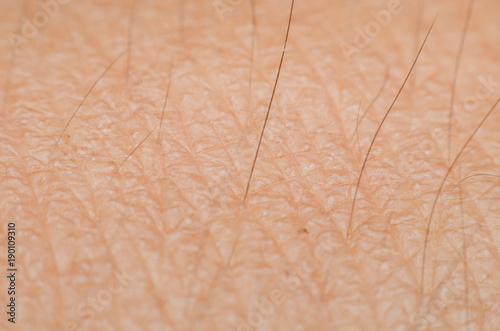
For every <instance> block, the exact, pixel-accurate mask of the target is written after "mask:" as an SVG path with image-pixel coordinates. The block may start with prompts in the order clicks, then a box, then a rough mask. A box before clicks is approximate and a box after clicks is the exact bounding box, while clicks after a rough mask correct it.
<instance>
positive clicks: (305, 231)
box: [299, 228, 309, 233]
mask: <svg viewBox="0 0 500 331" xmlns="http://www.w3.org/2000/svg"><path fill="white" fill-rule="evenodd" d="M299 232H300V231H299ZM301 232H303V233H309V231H307V229H306V228H303V229H302V231H301Z"/></svg>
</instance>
